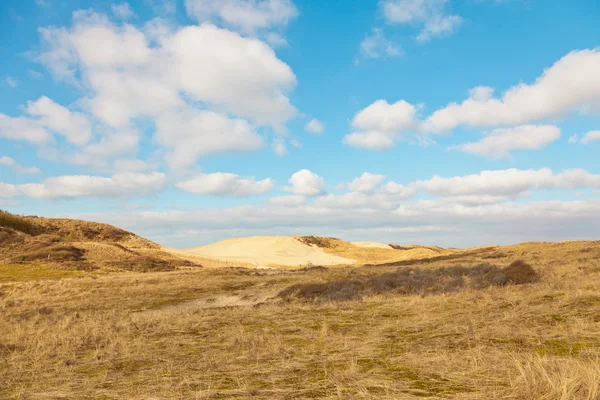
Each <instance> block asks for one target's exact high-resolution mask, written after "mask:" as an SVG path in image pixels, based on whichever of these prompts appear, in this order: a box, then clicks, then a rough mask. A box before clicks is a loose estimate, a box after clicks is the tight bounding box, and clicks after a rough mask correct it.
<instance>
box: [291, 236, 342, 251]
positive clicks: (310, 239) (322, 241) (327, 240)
mask: <svg viewBox="0 0 600 400" xmlns="http://www.w3.org/2000/svg"><path fill="white" fill-rule="evenodd" d="M298 240H299V241H301V242H302V243H304V244H307V245H309V246H312V245H315V246H317V247H320V248H323V249H330V248H333V247H336V244H335V241H336V240H339V239H336V238H333V237H320V236H300V237H298Z"/></svg>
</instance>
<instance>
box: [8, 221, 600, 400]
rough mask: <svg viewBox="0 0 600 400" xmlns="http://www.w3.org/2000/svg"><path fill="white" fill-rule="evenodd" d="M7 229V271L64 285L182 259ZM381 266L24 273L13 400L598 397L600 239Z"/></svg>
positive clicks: (144, 244)
mask: <svg viewBox="0 0 600 400" xmlns="http://www.w3.org/2000/svg"><path fill="white" fill-rule="evenodd" d="M2 221H3V222H2V223H0V227H1V228H2V232H3V234H2V236H1V237H2V238H3V239H2V240H3V242H2V243H3V244H1V245H0V248H1V249H2V250H1V251H2V252H3V253H2V254H3V255H4V256H5V257H17V258H18V257H23V256H24V255H26V254H28V253H31V252H35V251H42V252H43V255H44V256H46V257H47V255H48V254H50V255H51V258H52V257H53V255H54V254H59V253H61V252H65V253H66V254H67V255H68V256H65V258H69V257H79V260H75V261H74V260H72V259H71V260H66V261H60V260H58V258H57V260H56V261H50V263H56V267H55V269H53V271H66V270H63V269H60V268H72V267H73V266H76V265H79V264H81V263H90V264H93V265H95V264H96V263H98V264H102V267H101V268H102V269H101V270H104V269H106V268H108V269H110V268H115V269H114V271H115V272H120V271H124V270H126V268H125V269H124V267H114V266H111V265H112V263H111V261H110V260H113V261H115V260H116V261H119V260H121V258H120V257H121V256H119V257H118V258H114V257H115V256H113V255H111V256H109V255H107V254H122V253H120V252H123V253H127V254H129V253H128V252H129V251H131V252H133V253H135V254H134V255H132V256H131V257H132V258H131V260H132V261H131V262H132V263H134V262H136V261H135V260H136V259H137V260H138V261H139V260H141V258H139V257H150V256H152V257H156V258H157V259H160V260H162V258H159V255H160V256H161V257H162V256H164V257H165V260H168V257H173V255H172V254H170V253H169V254H166V255H162V253H161V252H162V250H161V249H160V247H157V246H158V245H156V244H154V243H152V242H149V241H146V240H144V239H142V238H139V237H137V236H135V235H133V234H131V233H129V232H126V231H122V230H119V229H118V228H114V227H110V226H108V225H102V224H91V223H86V222H81V221H68V220H52V219H48V220H46V219H39V218H34V217H16V216H11V215H9V214H3V215H2ZM45 235H50V236H52V237H53V239H52V240H55V241H50V240H49V239H48V240H47V239H44V238H45ZM305 240H307V241H311V242H315V243H313V244H315V245H319V246H320V247H321V248H323V249H327V248H328V249H334V248H335V247H339V248H338V249H337V250H329V251H337V252H340V253H341V252H346V253H347V252H349V251H358V250H353V249H352V248H351V247H347V246H346V244H345V242H344V243H341V242H336V241H335V240H333V239H331V238H314V239H313V238H311V239H305ZM328 240H330V241H329V242H328ZM36 242H43V243H50V244H49V245H42V246H41V250H33V249H32V248H33V247H34V243H36ZM316 242H319V243H320V244H317V243H316ZM54 246H56V247H54ZM58 246H63V247H66V249H64V248H63V249H62V250H58ZM69 246H72V247H73V248H75V249H78V250H77V251H76V250H73V249H71V247H69ZM120 246H122V247H123V249H125V250H123V249H121V247H120ZM113 248H115V249H116V250H112V249H113ZM411 248H412V246H411ZM7 249H10V250H7ZM381 250H385V251H387V250H390V249H381ZM113 251H114V253H113ZM369 251H371V250H369ZM375 251H376V249H375ZM390 251H394V250H393V249H391V250H390ZM396 251H399V252H402V251H405V250H403V249H397V250H396ZM103 252H104V253H103ZM361 254H365V253H361ZM57 257H58V256H57ZM61 257H62V256H61ZM111 257H112V258H111ZM42 258H43V257H42ZM367 258H368V257H365V259H364V260H363V262H362V263H363V264H366V265H360V266H353V267H347V268H340V267H332V268H325V267H319V266H316V267H310V268H302V269H295V270H256V269H248V268H216V269H215V268H180V269H177V268H176V269H175V270H172V271H170V272H167V273H165V272H162V271H156V270H153V269H148V270H146V269H145V268H144V269H143V270H146V271H147V272H144V273H138V272H131V271H128V272H126V273H114V274H95V273H88V272H81V275H79V276H77V277H74V278H73V277H64V276H62V277H61V276H55V277H54V279H44V280H40V279H39V277H38V276H33V275H27V273H26V270H24V269H22V268H24V267H26V266H27V265H29V264H28V262H25V261H23V262H20V263H18V264H15V265H16V266H18V267H19V268H21V269H17V270H16V271H17V273H18V274H19V276H20V279H16V280H15V281H12V282H2V281H1V280H0V315H1V316H2V317H1V318H0V398H2V399H59V398H68V399H88V398H110V399H148V398H154V399H188V398H189V399H220V398H239V399H247V398H253V399H292V398H303V399H311V398H314V399H316V398H331V399H339V398H342V399H390V400H391V399H424V398H425V399H460V400H463V399H466V400H469V399H472V400H475V399H514V400H571V399H575V400H596V399H598V398H600V336H599V335H598V332H600V279H599V276H600V242H598V241H596V242H591V241H587V242H583V241H577V242H575V241H572V242H558V243H522V244H518V245H514V246H504V247H500V246H493V247H482V248H474V249H470V250H462V251H458V250H456V251H444V250H443V249H437V248H430V252H424V253H423V258H420V259H414V258H413V259H396V260H395V261H394V260H392V261H389V260H390V257H388V255H387V253H386V255H385V256H377V255H376V253H373V255H372V257H371V259H372V260H376V262H371V263H368V262H367ZM96 260H98V261H96ZM381 260H384V261H381ZM15 262H18V259H17V260H16V261H15ZM46 262H47V260H46ZM173 262H176V261H173ZM63 264H64V265H63ZM1 267H2V264H0V275H1V274H2V272H1V271H2V270H1ZM74 272H80V271H74Z"/></svg>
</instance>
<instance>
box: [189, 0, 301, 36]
mask: <svg viewBox="0 0 600 400" xmlns="http://www.w3.org/2000/svg"><path fill="white" fill-rule="evenodd" d="M185 9H186V11H187V13H188V15H189V16H190V17H192V18H195V19H197V20H198V22H204V21H218V22H221V23H222V24H223V25H225V26H227V27H232V28H236V29H239V30H241V31H242V32H244V33H248V34H254V33H255V32H256V31H258V30H265V29H270V28H273V27H278V26H285V25H287V23H288V21H289V20H291V19H293V18H295V17H296V16H297V15H298V10H297V9H296V6H294V3H293V2H292V1H291V0H219V1H214V0H185Z"/></svg>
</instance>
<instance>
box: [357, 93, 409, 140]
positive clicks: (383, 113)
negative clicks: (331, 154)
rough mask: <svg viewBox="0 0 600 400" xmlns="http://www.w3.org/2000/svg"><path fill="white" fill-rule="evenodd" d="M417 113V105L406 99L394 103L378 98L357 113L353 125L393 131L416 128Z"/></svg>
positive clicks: (361, 127) (366, 129) (366, 128)
mask: <svg viewBox="0 0 600 400" xmlns="http://www.w3.org/2000/svg"><path fill="white" fill-rule="evenodd" d="M416 115H417V107H415V106H414V105H412V104H410V103H408V102H406V101H404V100H400V101H397V102H396V103H393V104H389V103H388V102H387V101H385V100H377V101H376V102H374V103H373V104H371V105H369V106H368V107H366V108H365V109H363V110H361V111H360V112H359V113H358V114H356V116H355V117H354V120H353V121H352V125H353V126H354V127H355V128H357V129H361V130H364V131H371V130H373V131H379V132H384V133H392V132H398V131H403V130H407V129H411V128H414V126H415V117H416Z"/></svg>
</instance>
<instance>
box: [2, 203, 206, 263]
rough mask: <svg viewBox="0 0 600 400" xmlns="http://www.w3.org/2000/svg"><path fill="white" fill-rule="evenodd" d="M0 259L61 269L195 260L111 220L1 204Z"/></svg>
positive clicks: (6, 261) (4, 261)
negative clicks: (22, 212) (13, 210)
mask: <svg viewBox="0 0 600 400" xmlns="http://www.w3.org/2000/svg"><path fill="white" fill-rule="evenodd" d="M0 262H2V263H4V264H31V263H37V264H44V265H46V266H52V267H57V268H60V269H77V270H87V271H92V270H97V269H100V268H103V269H108V270H130V271H170V270H173V269H175V268H177V267H179V266H193V265H195V264H194V263H193V262H191V261H189V260H185V259H183V258H181V257H178V256H176V255H174V254H170V253H168V252H164V251H162V250H161V247H160V246H159V245H158V244H156V243H154V242H151V241H150V240H147V239H144V238H142V237H140V236H137V235H135V234H133V233H131V232H128V231H125V230H123V229H119V228H116V227H114V226H111V225H107V224H101V223H96V222H88V221H80V220H73V219H62V218H40V217H33V216H19V215H14V214H10V213H8V212H4V211H1V210H0Z"/></svg>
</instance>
